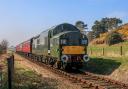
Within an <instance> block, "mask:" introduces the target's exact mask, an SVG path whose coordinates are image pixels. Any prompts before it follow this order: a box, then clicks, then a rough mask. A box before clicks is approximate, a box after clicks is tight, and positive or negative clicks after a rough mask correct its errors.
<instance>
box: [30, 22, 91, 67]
mask: <svg viewBox="0 0 128 89" xmlns="http://www.w3.org/2000/svg"><path fill="white" fill-rule="evenodd" d="M87 45H88V39H87V37H86V35H84V34H83V33H81V32H80V30H79V29H77V28H76V27H75V26H73V25H71V24H68V23H63V24H60V25H57V26H55V27H52V28H51V29H48V30H46V31H44V32H42V33H41V34H39V35H38V36H36V37H33V38H32V54H36V55H43V56H46V57H48V58H46V60H47V62H48V63H49V64H52V65H56V66H57V68H63V69H67V68H71V67H75V68H81V67H82V66H83V63H84V62H87V61H89V57H88V55H87Z"/></svg>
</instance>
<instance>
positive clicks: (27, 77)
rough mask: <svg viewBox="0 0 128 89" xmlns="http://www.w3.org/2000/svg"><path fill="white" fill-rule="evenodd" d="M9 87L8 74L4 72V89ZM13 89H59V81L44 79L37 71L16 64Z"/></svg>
mask: <svg viewBox="0 0 128 89" xmlns="http://www.w3.org/2000/svg"><path fill="white" fill-rule="evenodd" d="M7 86H8V84H7V72H4V86H3V88H2V89H8V88H7ZM13 89H57V80H55V79H50V78H45V77H42V75H40V74H37V73H36V72H35V71H33V70H31V69H28V68H25V67H23V66H22V65H20V64H19V63H17V62H15V73H14V76H13Z"/></svg>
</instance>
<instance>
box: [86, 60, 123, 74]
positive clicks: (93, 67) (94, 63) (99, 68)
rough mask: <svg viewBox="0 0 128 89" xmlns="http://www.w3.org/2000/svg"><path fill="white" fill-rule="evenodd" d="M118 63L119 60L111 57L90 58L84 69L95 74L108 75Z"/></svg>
mask: <svg viewBox="0 0 128 89" xmlns="http://www.w3.org/2000/svg"><path fill="white" fill-rule="evenodd" d="M120 65H121V63H120V62H117V61H116V60H112V59H105V58H91V60H90V61H89V62H88V63H87V64H85V66H84V70H86V71H88V72H91V73H95V74H102V75H109V74H111V73H112V72H113V71H114V70H115V69H117V68H118V67H119V66H120Z"/></svg>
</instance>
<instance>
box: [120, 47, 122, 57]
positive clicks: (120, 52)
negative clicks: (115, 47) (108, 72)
mask: <svg viewBox="0 0 128 89" xmlns="http://www.w3.org/2000/svg"><path fill="white" fill-rule="evenodd" d="M120 55H121V56H122V55H123V49H122V46H120Z"/></svg>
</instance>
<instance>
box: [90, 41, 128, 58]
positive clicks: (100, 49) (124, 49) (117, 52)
mask: <svg viewBox="0 0 128 89" xmlns="http://www.w3.org/2000/svg"><path fill="white" fill-rule="evenodd" d="M88 54H89V55H91V56H107V57H121V56H123V57H128V46H127V45H126V43H125V44H118V45H112V46H107V45H106V46H105V45H102V46H101V45H92V46H89V47H88Z"/></svg>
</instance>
